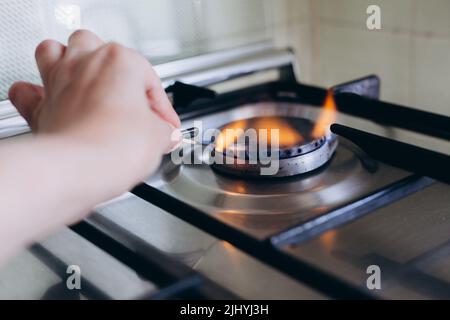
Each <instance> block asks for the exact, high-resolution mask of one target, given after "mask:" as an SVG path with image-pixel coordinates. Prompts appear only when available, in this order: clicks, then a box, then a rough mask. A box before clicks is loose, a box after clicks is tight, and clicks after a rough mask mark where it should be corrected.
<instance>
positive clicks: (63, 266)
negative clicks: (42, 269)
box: [29, 243, 111, 300]
mask: <svg viewBox="0 0 450 320" xmlns="http://www.w3.org/2000/svg"><path fill="white" fill-rule="evenodd" d="M29 250H30V252H31V254H32V255H34V256H35V257H36V258H37V259H39V260H40V261H42V262H43V263H44V264H45V265H46V266H47V267H49V268H50V269H51V270H52V271H53V272H54V273H56V274H57V275H58V276H59V277H60V278H61V283H60V284H59V288H64V290H63V292H64V293H65V294H66V296H67V299H77V300H78V299H80V297H79V296H78V292H79V293H81V294H82V295H83V296H85V297H87V298H88V299H96V300H110V299H111V297H110V296H109V295H108V294H107V293H105V292H103V291H102V290H101V289H100V288H98V286H96V285H95V284H93V283H92V282H90V281H89V280H87V279H85V278H83V285H82V288H81V289H80V290H75V291H73V293H72V292H71V291H70V290H68V289H67V287H66V283H65V281H64V279H66V278H67V273H66V270H67V267H68V264H67V263H65V262H64V261H63V260H61V259H60V258H59V257H57V256H56V255H55V254H53V253H52V252H51V251H49V250H47V249H46V248H45V247H43V246H42V245H41V244H38V243H36V244H34V245H32V246H31V247H30V249H29ZM44 299H45V296H44ZM49 299H54V297H49ZM58 299H62V298H61V297H59V298H58Z"/></svg>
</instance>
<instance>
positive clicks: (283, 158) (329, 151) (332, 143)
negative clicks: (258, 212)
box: [212, 117, 338, 178]
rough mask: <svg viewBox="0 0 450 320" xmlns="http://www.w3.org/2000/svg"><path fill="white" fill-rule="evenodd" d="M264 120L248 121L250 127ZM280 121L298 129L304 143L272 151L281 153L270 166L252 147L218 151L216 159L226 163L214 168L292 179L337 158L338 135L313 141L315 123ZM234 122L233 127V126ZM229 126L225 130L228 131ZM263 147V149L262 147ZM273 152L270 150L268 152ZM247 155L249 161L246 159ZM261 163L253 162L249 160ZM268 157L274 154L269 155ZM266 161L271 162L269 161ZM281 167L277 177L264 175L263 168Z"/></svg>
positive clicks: (217, 164) (276, 174)
mask: <svg viewBox="0 0 450 320" xmlns="http://www.w3.org/2000/svg"><path fill="white" fill-rule="evenodd" d="M260 119H264V120H267V119H268V118H267V117H266V118H265V117H260V118H252V119H249V120H247V121H248V122H249V123H250V124H249V127H250V128H251V124H252V123H255V121H259V120H260ZM280 120H282V121H285V122H287V123H288V124H289V126H290V127H291V128H290V129H292V128H294V129H295V133H298V134H299V136H300V137H302V139H303V140H302V141H301V143H298V144H297V143H293V144H290V145H289V144H284V145H283V144H282V145H281V147H280V148H279V149H278V150H272V152H278V158H277V157H273V158H272V159H270V160H271V161H270V163H269V164H267V162H265V163H261V162H260V160H261V159H260V153H259V151H260V150H255V151H253V152H256V154H251V153H250V151H249V147H248V145H245V146H244V145H233V146H232V147H231V148H227V149H225V150H224V151H218V150H216V152H215V157H216V159H217V157H219V158H221V159H220V160H222V161H219V162H218V161H215V162H214V163H213V164H212V167H213V168H214V169H216V170H217V171H220V172H223V173H226V174H231V175H235V176H240V177H243V176H244V177H254V178H256V177H261V178H271V177H288V176H294V175H299V174H303V173H307V172H310V171H313V170H315V169H318V168H319V167H321V166H323V165H324V164H326V163H327V162H328V161H329V160H330V159H331V158H332V156H333V154H334V152H335V150H336V147H337V143H338V142H337V137H336V136H335V135H334V134H331V133H330V134H328V135H326V136H324V137H321V138H318V139H316V138H313V137H312V136H311V132H312V131H313V128H314V123H313V122H312V121H310V120H307V119H303V118H291V117H284V118H280ZM232 124H233V123H231V124H230V125H232ZM226 127H227V126H225V127H224V128H226ZM258 148H259V147H258ZM268 150H270V149H268ZM262 151H263V154H268V152H270V151H265V150H262ZM244 155H245V159H244ZM250 158H251V159H253V160H257V162H256V163H255V162H254V161H253V162H252V161H249V159H250ZM268 158H271V155H270V154H268ZM265 160H268V159H267V158H266V159H265ZM274 161H276V162H277V163H275V165H277V166H278V168H279V169H278V171H277V172H276V173H275V174H273V175H270V176H269V175H261V172H262V171H261V169H262V168H265V167H270V166H271V165H274Z"/></svg>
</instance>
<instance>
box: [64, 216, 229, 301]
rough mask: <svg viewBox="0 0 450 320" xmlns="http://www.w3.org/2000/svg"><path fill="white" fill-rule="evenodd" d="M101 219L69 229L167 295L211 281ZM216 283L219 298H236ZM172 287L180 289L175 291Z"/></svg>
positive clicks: (207, 283) (196, 287) (204, 284)
mask: <svg viewBox="0 0 450 320" xmlns="http://www.w3.org/2000/svg"><path fill="white" fill-rule="evenodd" d="M96 218H98V217H96ZM103 220H104V221H103ZM103 220H102V223H105V224H106V225H100V224H98V223H95V222H94V223H92V222H89V221H83V222H81V223H79V224H77V225H74V226H72V227H71V229H72V230H73V231H75V232H76V233H78V234H79V235H81V236H82V237H84V238H85V239H87V240H89V241H90V242H92V243H93V244H95V245H96V246H98V247H99V248H101V249H102V250H103V251H105V252H107V253H109V254H110V255H112V256H113V257H114V258H116V259H117V260H119V261H121V262H122V263H123V264H125V265H127V266H128V267H130V268H131V269H133V270H135V271H136V272H137V273H138V274H140V275H141V276H142V277H143V278H145V279H147V280H148V281H150V282H152V283H155V284H156V285H158V286H159V287H160V288H161V290H164V288H165V287H170V290H168V291H167V292H166V296H167V293H170V294H177V295H178V294H182V292H181V291H185V290H186V289H187V288H186V284H190V285H192V286H193V287H191V288H190V289H194V290H197V289H198V288H201V287H202V286H208V285H210V283H209V280H208V279H206V278H205V277H203V276H201V275H200V274H199V273H197V272H196V271H194V270H192V269H191V268H189V267H187V266H185V265H184V264H182V263H181V262H178V261H176V260H175V259H173V258H170V257H169V256H167V255H165V254H164V253H162V252H161V251H159V250H158V249H156V248H154V247H152V246H151V245H149V244H147V243H145V244H143V242H142V241H141V240H140V239H138V238H137V237H136V236H135V235H133V234H131V233H129V232H127V231H126V230H120V231H118V232H115V231H117V230H119V229H123V228H121V227H120V226H118V225H116V224H115V223H113V222H111V221H109V220H106V219H103ZM180 282H181V283H182V284H180V285H178V286H177V285H176V284H177V283H180ZM211 285H212V284H211ZM216 287H217V288H218V289H219V290H216V293H217V296H218V298H223V297H226V298H230V299H231V298H233V299H235V298H236V296H235V295H233V294H232V293H229V292H228V291H227V290H225V289H223V288H221V287H219V286H216ZM175 289H177V290H181V291H180V292H178V291H176V290H175ZM200 291H201V290H200ZM200 296H201V297H203V298H211V299H215V298H217V297H215V296H204V295H202V292H200Z"/></svg>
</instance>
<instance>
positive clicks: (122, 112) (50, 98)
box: [9, 30, 180, 197]
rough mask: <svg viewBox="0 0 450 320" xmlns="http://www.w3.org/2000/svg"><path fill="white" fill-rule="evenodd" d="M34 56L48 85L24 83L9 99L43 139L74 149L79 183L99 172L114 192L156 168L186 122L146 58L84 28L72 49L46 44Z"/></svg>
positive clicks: (63, 149) (108, 192)
mask: <svg viewBox="0 0 450 320" xmlns="http://www.w3.org/2000/svg"><path fill="white" fill-rule="evenodd" d="M36 61H37V64H38V68H39V71H40V73H41V77H42V81H43V86H38V85H34V84H30V83H25V82H18V83H16V84H14V85H13V86H12V87H11V89H10V92H9V97H10V100H11V102H12V103H13V104H14V105H15V106H16V108H17V109H18V111H19V112H20V114H21V115H22V116H23V117H24V118H25V119H26V121H27V122H28V124H29V125H30V127H31V129H32V131H33V133H35V135H36V137H37V138H43V139H52V140H54V141H56V142H55V145H58V147H59V148H60V152H67V151H68V150H70V154H71V156H72V158H74V159H73V161H74V163H80V167H79V168H77V169H76V170H80V172H79V179H80V183H81V182H82V180H83V179H85V178H86V177H88V176H90V175H92V176H94V175H95V179H103V180H104V181H106V182H107V184H108V185H106V183H105V186H102V185H98V187H104V188H105V191H104V192H105V194H104V195H103V197H108V196H107V195H111V196H113V195H117V194H120V193H121V192H124V191H126V190H127V189H129V188H131V187H132V186H134V185H135V184H137V183H139V182H140V181H142V180H143V179H145V178H146V177H147V176H148V175H150V174H151V173H152V172H153V171H154V170H155V169H156V167H157V165H158V164H159V161H160V159H161V156H162V155H163V153H164V152H165V151H167V150H169V149H170V146H171V144H172V142H171V141H170V138H171V134H172V131H173V129H174V128H175V127H179V126H180V120H179V118H178V116H177V114H176V113H175V111H174V110H173V108H172V106H171V104H170V102H169V100H168V98H167V96H166V94H165V92H164V90H163V88H162V86H161V84H160V80H159V78H158V76H157V75H156V73H155V72H154V70H153V69H152V67H151V65H150V63H149V62H148V61H147V60H146V59H145V58H144V57H142V56H141V55H140V54H138V53H137V52H136V51H134V50H132V49H128V48H125V47H123V46H120V45H118V44H114V43H108V44H105V43H103V42H102V41H101V40H100V39H99V38H98V37H97V36H96V35H94V34H93V33H91V32H89V31H85V30H79V31H77V32H75V33H73V34H72V35H71V37H70V38H69V41H68V45H67V47H66V46H63V45H62V44H60V43H58V42H56V41H52V40H47V41H44V42H42V43H41V44H40V45H39V46H38V47H37V49H36ZM87 153H90V154H89V155H88V154H87ZM81 163H87V165H86V166H81ZM89 181H90V180H89Z"/></svg>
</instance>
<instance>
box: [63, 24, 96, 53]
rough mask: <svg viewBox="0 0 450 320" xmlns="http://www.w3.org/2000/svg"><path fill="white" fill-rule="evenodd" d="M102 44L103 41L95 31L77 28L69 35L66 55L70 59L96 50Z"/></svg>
mask: <svg viewBox="0 0 450 320" xmlns="http://www.w3.org/2000/svg"><path fill="white" fill-rule="evenodd" d="M102 45H103V41H102V40H101V39H100V38H99V37H98V36H97V35H95V34H94V33H92V32H90V31H88V30H77V31H75V32H74V33H72V35H71V36H70V37H69V41H68V44H67V51H66V56H67V58H69V59H70V58H73V57H75V56H77V55H80V54H86V53H89V52H92V51H95V50H97V49H98V48H99V47H100V46H102Z"/></svg>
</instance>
